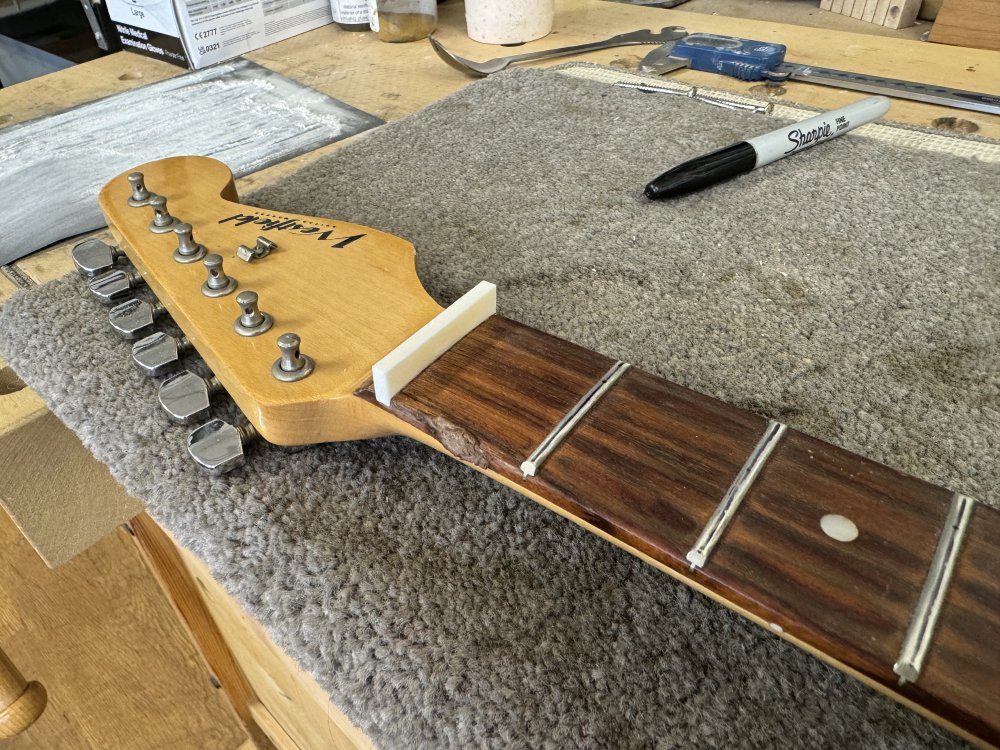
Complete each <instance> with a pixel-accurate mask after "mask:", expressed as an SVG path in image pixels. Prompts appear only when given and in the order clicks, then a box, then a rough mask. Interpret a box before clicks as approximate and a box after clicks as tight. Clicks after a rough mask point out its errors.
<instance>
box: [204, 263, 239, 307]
mask: <svg viewBox="0 0 1000 750" xmlns="http://www.w3.org/2000/svg"><path fill="white" fill-rule="evenodd" d="M202 264H203V265H204V266H205V270H207V271H208V280H207V281H206V282H205V283H204V284H202V285H201V293H202V294H204V295H205V296H206V297H225V296H226V295H227V294H232V293H233V292H234V291H235V290H236V279H234V278H233V277H232V276H227V275H226V272H225V271H224V270H223V269H222V256H221V255H219V254H218V253H209V254H208V255H206V256H205V260H203V261H202Z"/></svg>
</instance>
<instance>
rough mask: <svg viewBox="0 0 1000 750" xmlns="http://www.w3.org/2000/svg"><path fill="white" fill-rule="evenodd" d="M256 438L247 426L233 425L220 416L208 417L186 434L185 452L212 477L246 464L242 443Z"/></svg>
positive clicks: (251, 428)
mask: <svg viewBox="0 0 1000 750" xmlns="http://www.w3.org/2000/svg"><path fill="white" fill-rule="evenodd" d="M256 438H257V431H256V430H255V429H254V428H253V427H252V426H251V425H245V426H243V427H236V426H234V425H231V424H229V423H228V422H224V421H222V420H221V419H212V420H210V421H208V422H206V423H205V424H203V425H201V426H199V427H195V428H194V429H193V430H192V431H191V434H190V435H188V453H189V454H190V455H191V458H193V459H194V460H195V462H196V463H197V464H198V465H199V466H201V467H202V468H204V469H207V470H208V473H209V474H211V475H212V476H213V477H217V476H221V475H222V474H225V473H226V472H228V471H232V470H233V469H235V468H237V467H240V466H242V465H243V464H244V463H246V454H245V453H244V449H245V448H246V446H247V445H248V444H249V443H250V442H252V441H253V440H255V439H256Z"/></svg>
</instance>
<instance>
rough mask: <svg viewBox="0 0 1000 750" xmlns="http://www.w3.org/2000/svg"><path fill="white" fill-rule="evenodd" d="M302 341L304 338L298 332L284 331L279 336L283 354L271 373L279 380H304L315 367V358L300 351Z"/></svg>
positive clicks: (272, 367)
mask: <svg viewBox="0 0 1000 750" xmlns="http://www.w3.org/2000/svg"><path fill="white" fill-rule="evenodd" d="M301 343H302V339H300V338H299V335H298V334H297V333H283V334H281V335H280V336H278V349H280V350H281V356H280V357H279V358H278V359H277V360H275V363H274V364H273V365H272V366H271V374H272V375H274V377H276V378H277V379H278V380H283V381H285V382H286V383H291V382H294V381H296V380H302V378H304V377H306V376H307V375H309V373H311V372H312V371H313V369H315V367H316V362H315V361H314V360H313V358H312V357H310V356H308V355H306V354H302V352H300V351H299V345H300V344H301Z"/></svg>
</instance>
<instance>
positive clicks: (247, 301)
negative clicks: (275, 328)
mask: <svg viewBox="0 0 1000 750" xmlns="http://www.w3.org/2000/svg"><path fill="white" fill-rule="evenodd" d="M257 299H258V298H257V292H251V291H249V290H248V291H245V292H240V293H239V295H237V297H236V304H238V305H239V306H240V311H241V312H240V317H238V318H237V319H236V322H235V323H233V329H234V330H235V331H236V333H238V334H239V335H240V336H260V335H261V334H262V333H265V332H266V331H269V330H271V326H272V325H274V318H272V317H271V316H270V315H269V314H268V313H266V312H261V310H260V308H259V307H258V306H257Z"/></svg>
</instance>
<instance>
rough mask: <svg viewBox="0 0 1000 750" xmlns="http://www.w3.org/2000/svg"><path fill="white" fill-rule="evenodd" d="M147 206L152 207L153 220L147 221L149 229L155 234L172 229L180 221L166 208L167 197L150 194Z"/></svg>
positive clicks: (164, 232)
mask: <svg viewBox="0 0 1000 750" xmlns="http://www.w3.org/2000/svg"><path fill="white" fill-rule="evenodd" d="M149 206H150V208H152V209H153V220H152V221H151V222H149V231H150V232H155V233H156V234H166V233H167V232H172V231H174V227H175V226H177V224H179V223H180V222H179V221H178V220H177V218H176V217H174V216H171V215H170V212H169V211H168V210H167V199H166V198H164V197H163V196H162V195H151V196H150V197H149Z"/></svg>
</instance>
